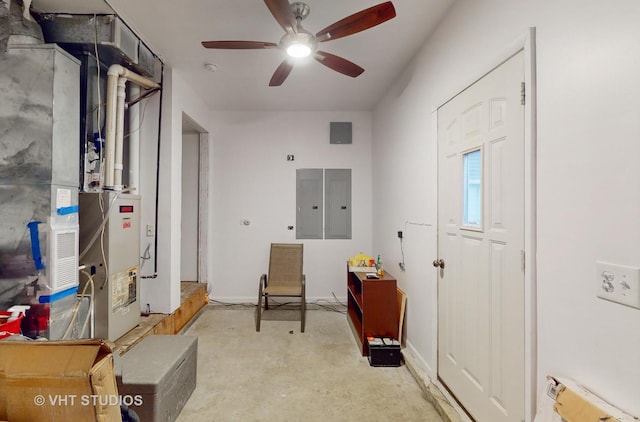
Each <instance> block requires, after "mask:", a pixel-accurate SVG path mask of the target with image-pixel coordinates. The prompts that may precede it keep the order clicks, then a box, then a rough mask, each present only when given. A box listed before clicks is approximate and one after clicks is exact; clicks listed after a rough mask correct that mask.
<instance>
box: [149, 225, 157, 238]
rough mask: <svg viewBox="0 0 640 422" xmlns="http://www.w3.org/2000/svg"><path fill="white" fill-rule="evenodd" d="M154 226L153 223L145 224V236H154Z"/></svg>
mask: <svg viewBox="0 0 640 422" xmlns="http://www.w3.org/2000/svg"><path fill="white" fill-rule="evenodd" d="M155 232H156V228H155V226H154V225H153V224H147V237H153V236H155Z"/></svg>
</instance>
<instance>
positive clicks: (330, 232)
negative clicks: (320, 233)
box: [324, 169, 351, 239]
mask: <svg viewBox="0 0 640 422" xmlns="http://www.w3.org/2000/svg"><path fill="white" fill-rule="evenodd" d="M324 186H325V193H324V200H325V211H324V219H325V221H324V232H325V234H324V237H325V239H351V169H326V170H325V173H324Z"/></svg>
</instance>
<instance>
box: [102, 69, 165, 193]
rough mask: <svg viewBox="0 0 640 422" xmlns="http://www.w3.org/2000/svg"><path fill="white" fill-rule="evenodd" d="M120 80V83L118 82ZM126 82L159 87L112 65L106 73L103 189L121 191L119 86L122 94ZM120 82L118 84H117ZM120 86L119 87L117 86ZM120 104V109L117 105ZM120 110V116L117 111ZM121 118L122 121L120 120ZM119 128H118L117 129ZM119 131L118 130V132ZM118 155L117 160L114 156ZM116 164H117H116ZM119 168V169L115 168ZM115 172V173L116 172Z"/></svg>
mask: <svg viewBox="0 0 640 422" xmlns="http://www.w3.org/2000/svg"><path fill="white" fill-rule="evenodd" d="M120 79H122V81H120ZM127 81H131V82H133V83H135V84H136V85H139V86H141V87H144V88H147V89H151V88H159V87H160V85H158V84H157V83H155V82H153V81H152V80H150V79H147V78H145V77H144V76H141V75H138V74H137V73H135V72H132V71H130V70H129V69H127V68H125V67H122V66H120V65H119V64H114V65H111V66H110V67H109V70H108V71H107V115H106V130H105V146H104V147H105V179H104V188H105V189H112V190H118V189H122V186H121V184H122V144H123V142H124V136H123V134H124V94H123V95H122V96H121V95H120V90H121V89H120V86H122V90H123V91H122V92H123V93H124V87H125V84H126V82H127ZM119 82H120V83H119ZM119 85H120V86H119ZM120 102H122V105H121V107H120V106H119V103H120ZM119 108H121V110H122V111H121V114H120V115H119V114H118V109H119ZM120 117H122V119H120ZM118 126H119V128H118ZM118 129H119V130H118ZM118 153H119V154H120V157H119V159H117V157H116V155H117V154H118ZM117 162H118V163H117ZM117 166H119V167H120V168H116V167H117ZM116 170H117V171H116ZM116 173H118V174H119V176H118V178H119V182H117V181H116Z"/></svg>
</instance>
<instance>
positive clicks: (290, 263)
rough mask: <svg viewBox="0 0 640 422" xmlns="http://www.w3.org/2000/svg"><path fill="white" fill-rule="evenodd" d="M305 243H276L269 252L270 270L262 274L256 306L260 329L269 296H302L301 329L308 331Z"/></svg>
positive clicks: (257, 326)
mask: <svg viewBox="0 0 640 422" xmlns="http://www.w3.org/2000/svg"><path fill="white" fill-rule="evenodd" d="M302 262H303V245H302V243H272V244H271V252H270V254H269V273H268V275H267V274H266V273H265V274H262V275H261V276H260V282H259V283H258V306H257V307H256V331H260V320H261V318H262V309H263V308H262V304H263V300H264V310H265V311H266V310H268V309H269V300H270V299H271V298H274V297H279V296H285V297H299V298H300V332H302V333H304V319H305V318H304V317H305V312H306V298H305V290H306V289H305V284H306V278H305V275H304V273H303V271H302Z"/></svg>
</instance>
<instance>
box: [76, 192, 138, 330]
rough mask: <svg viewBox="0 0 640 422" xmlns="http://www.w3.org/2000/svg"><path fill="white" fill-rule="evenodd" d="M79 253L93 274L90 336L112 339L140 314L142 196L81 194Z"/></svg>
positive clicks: (86, 267)
mask: <svg viewBox="0 0 640 422" xmlns="http://www.w3.org/2000/svg"><path fill="white" fill-rule="evenodd" d="M80 251H82V252H81V254H80V265H84V266H85V271H88V272H89V273H90V274H92V275H93V278H94V288H95V298H94V301H95V302H94V315H95V327H94V336H95V337H98V338H104V339H108V340H111V341H115V340H117V339H118V338H119V337H121V336H122V335H123V334H125V333H126V332H127V331H129V330H131V329H132V328H134V327H135V326H136V325H137V324H138V320H139V318H140V301H139V300H138V291H139V281H138V270H139V265H140V196H138V195H131V194H126V193H121V192H114V191H108V192H103V193H80ZM83 282H86V281H85V280H83ZM82 287H83V285H82V284H81V285H80V289H82Z"/></svg>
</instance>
